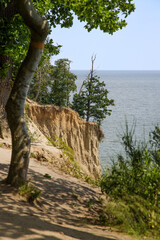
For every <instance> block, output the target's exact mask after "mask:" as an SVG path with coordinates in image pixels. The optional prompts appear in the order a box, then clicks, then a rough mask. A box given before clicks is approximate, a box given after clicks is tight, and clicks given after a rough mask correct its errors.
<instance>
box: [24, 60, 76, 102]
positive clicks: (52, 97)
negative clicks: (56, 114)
mask: <svg viewBox="0 0 160 240" xmlns="http://www.w3.org/2000/svg"><path fill="white" fill-rule="evenodd" d="M42 63H43V64H41V66H39V67H38V69H37V72H36V75H35V77H34V78H33V80H32V82H31V86H30V90H29V95H28V96H29V98H31V99H33V100H35V101H37V102H38V103H40V104H55V105H57V106H69V103H70V101H69V99H70V93H71V92H73V91H75V90H76V88H77V87H76V84H75V80H76V78H77V76H76V75H75V74H73V73H71V72H70V60H68V59H65V58H64V59H59V60H57V61H55V65H54V66H52V65H51V64H50V61H47V60H46V59H44V61H43V62H42Z"/></svg>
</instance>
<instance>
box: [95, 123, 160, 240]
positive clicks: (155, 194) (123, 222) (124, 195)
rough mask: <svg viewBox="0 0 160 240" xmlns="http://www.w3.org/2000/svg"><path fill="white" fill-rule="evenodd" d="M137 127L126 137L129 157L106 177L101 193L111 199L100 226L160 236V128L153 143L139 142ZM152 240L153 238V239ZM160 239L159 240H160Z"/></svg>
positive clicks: (115, 162) (119, 158) (116, 162)
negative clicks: (136, 136)
mask: <svg viewBox="0 0 160 240" xmlns="http://www.w3.org/2000/svg"><path fill="white" fill-rule="evenodd" d="M134 132H135V127H132V129H131V130H129V128H128V125H127V124H126V132H125V134H124V135H123V136H122V144H123V146H124V150H125V153H126V154H125V156H123V155H121V154H120V155H118V156H117V159H115V160H113V161H112V165H111V167H110V168H106V170H105V171H104V173H103V174H102V180H101V190H102V192H103V193H106V194H107V196H108V197H109V199H110V200H109V201H108V203H107V204H106V206H105V208H104V210H103V211H101V212H100V214H99V222H100V223H102V224H104V225H112V226H119V228H120V229H121V230H124V231H127V232H128V233H132V234H135V235H136V234H137V235H148V234H149V235H151V236H152V237H153V236H154V237H155V239H156V236H157V237H159V235H160V128H159V127H155V130H154V131H153V132H151V133H150V134H149V141H148V142H145V141H141V142H140V141H137V140H136V138H135V137H134ZM151 239H152V238H151ZM157 239H159V238H157Z"/></svg>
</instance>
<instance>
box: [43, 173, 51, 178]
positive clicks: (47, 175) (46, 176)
mask: <svg viewBox="0 0 160 240" xmlns="http://www.w3.org/2000/svg"><path fill="white" fill-rule="evenodd" d="M43 177H45V178H48V179H51V178H52V177H51V176H50V175H49V174H48V173H45V174H44V175H43Z"/></svg>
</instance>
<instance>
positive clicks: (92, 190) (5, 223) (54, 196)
mask: <svg viewBox="0 0 160 240" xmlns="http://www.w3.org/2000/svg"><path fill="white" fill-rule="evenodd" d="M10 157H11V150H10V149H7V148H0V240H9V239H18V240H19V239H22V240H29V239H32V240H35V239H48V240H49V239H52V240H131V239H134V238H131V237H130V236H127V235H125V234H123V233H120V232H118V231H116V230H115V229H111V228H109V227H103V226H98V225H96V224H95V219H96V218H97V217H98V216H97V211H98V210H99V208H100V206H99V200H100V199H101V198H103V196H102V194H101V191H100V189H99V188H98V187H94V186H91V185H89V184H87V183H85V182H83V181H82V180H80V179H76V178H73V177H71V176H69V175H65V174H64V173H63V172H60V171H58V170H57V169H54V168H53V167H51V165H48V166H47V165H46V164H45V165H44V164H42V163H40V162H38V161H36V160H34V159H31V160H30V166H29V173H28V179H29V181H30V182H31V183H33V184H34V185H35V186H36V188H38V189H40V190H41V196H40V198H39V199H38V200H37V201H36V202H35V203H34V204H31V203H28V202H27V201H26V200H25V199H24V198H23V197H21V196H20V195H19V194H18V193H17V191H15V189H14V188H12V187H11V186H9V185H6V184H4V183H3V180H4V179H5V178H6V177H7V172H8V168H9V164H10ZM45 174H48V176H50V177H51V178H46V177H44V175H45ZM93 223H94V224H93Z"/></svg>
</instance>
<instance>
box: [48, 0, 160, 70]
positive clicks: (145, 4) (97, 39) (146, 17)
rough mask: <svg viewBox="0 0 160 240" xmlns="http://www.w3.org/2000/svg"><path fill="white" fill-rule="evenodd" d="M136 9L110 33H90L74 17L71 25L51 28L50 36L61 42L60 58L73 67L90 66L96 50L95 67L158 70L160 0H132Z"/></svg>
mask: <svg viewBox="0 0 160 240" xmlns="http://www.w3.org/2000/svg"><path fill="white" fill-rule="evenodd" d="M134 3H135V6H136V10H135V12H133V13H132V14H131V15H130V16H129V17H128V18H127V19H126V21H127V23H128V25H127V26H126V27H125V28H123V29H122V30H119V31H118V32H116V33H114V34H113V35H109V34H108V33H103V32H102V31H100V30H98V29H97V30H92V31H91V32H90V33H88V32H87V30H86V29H84V23H83V22H82V23H81V22H79V21H78V20H77V19H76V18H75V19H74V24H73V27H72V28H70V29H63V28H60V27H57V28H56V29H53V31H52V34H51V36H50V37H51V38H53V40H54V43H58V44H61V45H62V48H61V52H60V54H59V55H58V56H55V57H53V58H52V61H51V62H52V64H53V63H54V61H55V60H57V59H59V58H68V59H69V60H71V61H72V63H71V69H72V70H89V69H90V68H91V56H92V55H93V54H96V62H95V70H160V0H134Z"/></svg>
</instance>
